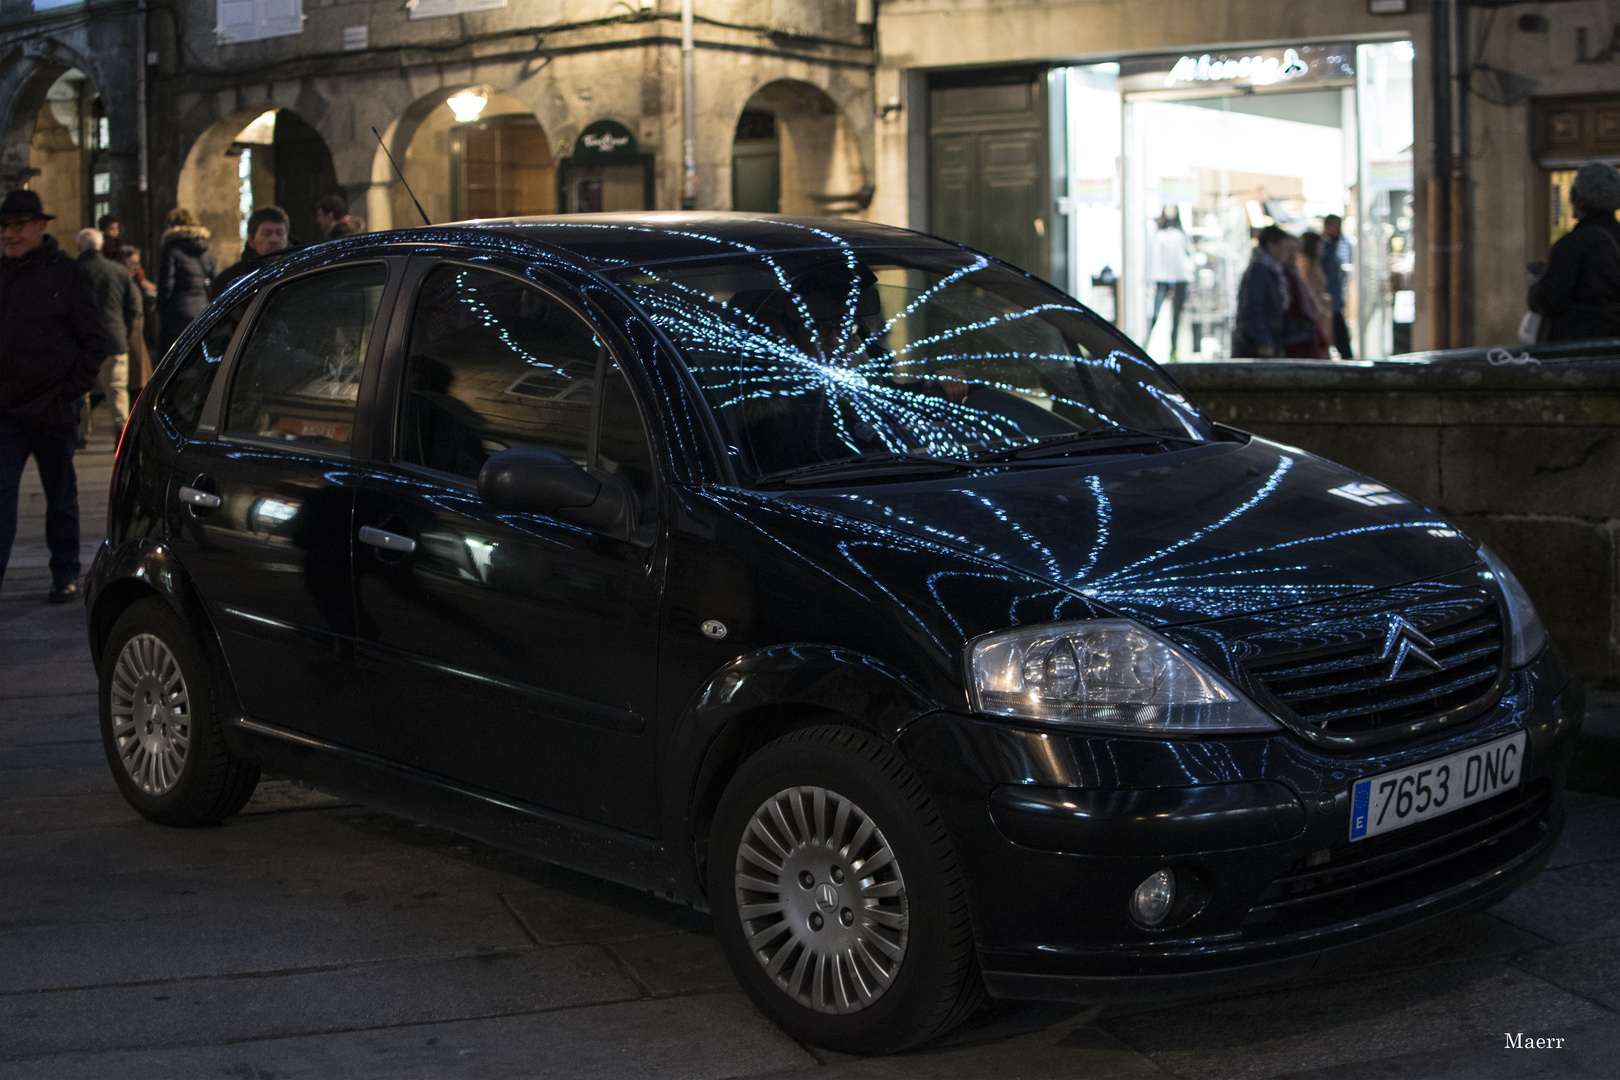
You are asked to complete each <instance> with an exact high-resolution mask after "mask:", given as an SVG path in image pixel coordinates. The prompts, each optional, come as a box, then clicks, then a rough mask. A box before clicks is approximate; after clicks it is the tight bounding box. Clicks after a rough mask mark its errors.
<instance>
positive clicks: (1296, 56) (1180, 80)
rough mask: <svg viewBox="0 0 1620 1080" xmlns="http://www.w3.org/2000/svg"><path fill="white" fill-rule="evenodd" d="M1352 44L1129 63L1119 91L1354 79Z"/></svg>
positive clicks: (1122, 71) (1124, 65) (1123, 65)
mask: <svg viewBox="0 0 1620 1080" xmlns="http://www.w3.org/2000/svg"><path fill="white" fill-rule="evenodd" d="M1355 60H1356V51H1355V46H1354V45H1299V46H1285V47H1283V48H1277V49H1254V50H1252V51H1249V52H1242V53H1224V52H1222V53H1198V54H1191V53H1189V54H1184V55H1181V56H1166V57H1157V58H1153V59H1147V60H1135V61H1126V62H1123V63H1121V64H1120V89H1121V90H1124V91H1125V92H1127V93H1131V92H1138V93H1140V92H1142V91H1146V90H1194V89H1200V88H1208V89H1216V88H1224V87H1233V88H1239V87H1266V86H1280V85H1283V84H1288V85H1297V84H1307V85H1320V84H1324V83H1343V82H1349V81H1352V80H1354V79H1355V75H1356V63H1355Z"/></svg>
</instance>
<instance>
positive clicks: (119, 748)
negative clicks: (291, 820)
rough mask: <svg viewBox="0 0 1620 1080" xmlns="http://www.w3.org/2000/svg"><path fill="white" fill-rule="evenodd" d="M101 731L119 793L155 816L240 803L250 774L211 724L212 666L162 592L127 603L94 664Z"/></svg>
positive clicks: (230, 808)
mask: <svg viewBox="0 0 1620 1080" xmlns="http://www.w3.org/2000/svg"><path fill="white" fill-rule="evenodd" d="M100 676H101V678H100V695H99V696H100V705H101V741H102V746H103V747H104V748H105V750H106V752H107V763H108V765H110V766H111V767H112V772H113V779H114V780H115V781H116V782H117V783H118V788H119V790H120V791H122V792H123V795H124V798H125V799H126V800H127V801H128V802H129V804H130V805H131V806H133V807H134V808H135V809H136V810H137V811H139V812H140V813H141V814H142V815H144V816H145V817H148V818H150V819H151V820H153V821H156V822H159V823H161V824H164V825H206V824H212V823H214V822H218V821H221V820H223V819H225V818H227V817H229V816H230V815H232V814H234V813H236V812H237V811H238V810H240V809H242V806H243V805H244V804H245V803H246V802H247V801H248V799H249V797H251V796H252V794H253V789H254V787H255V786H257V784H258V782H259V770H258V768H257V767H256V766H253V765H249V764H247V763H246V762H243V761H240V760H238V759H237V758H236V757H235V756H234V755H232V754H231V752H230V750H229V749H228V748H227V747H226V746H225V741H224V738H223V737H222V736H221V734H220V729H219V710H218V706H217V704H216V702H217V697H216V694H215V692H214V684H213V679H212V672H210V671H209V668H208V662H207V659H206V656H205V654H204V653H203V650H202V648H201V647H200V646H199V645H198V644H197V642H196V639H195V637H194V636H193V635H192V633H191V631H190V630H189V628H187V627H186V625H185V624H184V623H183V622H182V621H181V620H180V617H179V616H178V615H176V614H175V613H174V611H173V610H172V609H171V608H170V607H169V606H168V605H167V604H165V603H164V602H163V601H162V600H159V599H157V598H155V597H154V598H152V599H149V600H143V601H141V602H140V603H138V604H134V605H132V606H131V607H130V608H129V610H127V611H125V612H124V614H123V615H122V616H120V617H119V619H118V622H117V623H116V624H115V625H114V626H113V631H112V634H111V636H109V637H108V639H107V647H106V650H105V651H104V652H103V653H102V661H101V667H100Z"/></svg>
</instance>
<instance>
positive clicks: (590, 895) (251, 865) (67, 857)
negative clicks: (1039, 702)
mask: <svg viewBox="0 0 1620 1080" xmlns="http://www.w3.org/2000/svg"><path fill="white" fill-rule="evenodd" d="M111 456H112V446H111V443H110V440H108V439H106V438H104V437H103V438H98V439H97V440H96V441H95V443H94V444H93V446H92V448H91V449H90V450H89V451H87V452H85V453H84V454H82V455H81V458H80V463H81V470H80V488H81V494H82V498H83V501H84V504H85V510H86V514H85V523H84V524H85V528H84V536H85V541H86V542H85V552H86V562H87V563H88V558H89V553H90V552H91V551H92V550H93V547H94V541H95V540H96V539H97V538H99V536H100V535H101V530H102V528H103V520H102V514H103V512H104V508H103V505H102V504H103V493H104V491H105V489H106V484H107V477H108V472H109V469H110V464H111ZM42 511H43V507H42V505H41V502H40V500H39V496H38V489H37V480H36V478H35V477H34V476H33V475H32V473H30V475H29V476H28V477H27V478H25V493H24V501H23V515H24V516H23V522H22V528H21V531H20V534H19V537H18V546H17V549H16V552H15V554H14V555H13V561H12V566H11V568H10V570H9V571H8V572H7V574H6V577H5V581H4V588H3V591H0V1076H5V1077H16V1078H23V1077H50V1078H69V1077H80V1076H83V1077H109V1076H117V1077H121V1078H127V1080H136V1078H144V1077H153V1078H157V1077H165V1078H180V1077H205V1076H232V1077H255V1078H266V1080H268V1078H271V1077H274V1078H290V1077H332V1076H353V1077H361V1076H375V1077H389V1078H396V1077H407V1076H468V1077H474V1076H476V1077H480V1078H495V1077H518V1076H569V1077H590V1076H670V1077H675V1076H679V1077H741V1076H761V1077H764V1076H798V1075H803V1076H822V1075H825V1076H843V1075H848V1076H872V1077H879V1076H894V1077H899V1076H930V1077H978V1076H983V1077H997V1078H1012V1077H1044V1076H1065V1077H1085V1076H1133V1075H1169V1076H1183V1077H1206V1076H1208V1077H1214V1076H1222V1077H1225V1076H1232V1077H1237V1076H1243V1077H1248V1076H1255V1077H1260V1076H1282V1075H1286V1076H1294V1077H1299V1076H1324V1077H1325V1076H1344V1077H1355V1078H1356V1080H1369V1078H1372V1077H1381V1076H1426V1077H1436V1076H1440V1077H1491V1076H1504V1077H1505V1076H1564V1075H1613V1072H1614V1063H1615V1062H1616V1061H1620V1015H1617V1012H1620V800H1617V799H1613V798H1606V797H1602V796H1598V795H1593V794H1573V795H1571V796H1570V800H1569V806H1570V810H1571V813H1570V817H1569V825H1568V829H1567V831H1566V833H1565V837H1564V840H1563V842H1562V845H1561V847H1560V848H1559V850H1558V851H1557V852H1556V854H1555V856H1554V858H1553V862H1552V865H1551V866H1550V867H1549V869H1548V870H1546V871H1545V872H1544V873H1543V874H1542V875H1541V876H1540V877H1538V878H1537V879H1535V880H1534V881H1533V882H1531V884H1530V885H1528V886H1527V887H1526V888H1524V889H1523V890H1521V891H1520V892H1519V893H1517V894H1516V895H1514V896H1513V897H1511V898H1510V899H1509V900H1508V901H1507V902H1505V903H1503V904H1501V905H1499V906H1498V907H1496V908H1494V909H1492V910H1491V911H1488V912H1484V913H1481V914H1478V915H1475V916H1473V917H1471V918H1469V919H1466V920H1464V921H1462V922H1459V923H1456V924H1454V925H1452V926H1450V927H1449V928H1447V929H1445V930H1443V931H1441V932H1438V933H1435V934H1433V935H1430V936H1428V937H1423V938H1419V939H1416V940H1414V941H1411V942H1409V943H1407V944H1405V945H1404V946H1401V947H1399V948H1396V949H1393V950H1389V951H1386V952H1384V953H1380V954H1378V955H1376V956H1373V957H1370V958H1368V959H1366V960H1364V961H1363V962H1361V963H1360V964H1359V965H1357V966H1355V967H1352V968H1346V969H1341V970H1338V971H1335V972H1332V973H1327V974H1323V975H1321V976H1320V977H1319V978H1318V979H1317V980H1315V981H1311V982H1307V983H1304V984H1296V985H1292V986H1287V987H1282V988H1276V989H1270V990H1265V991H1261V992H1256V993H1251V994H1247V995H1243V996H1229V997H1224V998H1221V999H1218V1000H1203V1001H1196V1002H1188V1003H1179V1004H1172V1003H1167V1004H1165V1005H1163V1006H1159V1007H1154V1008H1142V1007H1133V1008H1132V1009H1131V1010H1128V1011H1117V1012H1115V1011H1103V1010H1098V1009H1094V1008H1077V1007H1074V1006H1056V1005H1011V1004H1001V1005H998V1006H996V1007H994V1008H993V1009H987V1010H986V1011H984V1012H983V1013H981V1014H980V1015H979V1016H978V1017H977V1018H976V1019H975V1020H974V1021H973V1022H971V1023H970V1024H968V1025H967V1026H966V1027H964V1028H962V1029H960V1030H958V1031H957V1032H955V1033H954V1034H953V1035H951V1036H950V1037H949V1038H948V1039H947V1040H945V1041H944V1042H943V1043H941V1044H938V1045H934V1046H930V1047H928V1048H925V1049H923V1050H919V1051H915V1052H912V1053H908V1054H902V1055H898V1056H895V1057H891V1058H886V1059H872V1060H862V1059H855V1058H847V1057H843V1056H839V1055H832V1054H828V1053H825V1052H823V1051H820V1050H817V1049H815V1048H813V1047H807V1046H803V1045H800V1044H798V1043H796V1042H794V1041H792V1040H790V1039H788V1038H787V1037H786V1036H784V1035H782V1034H781V1033H780V1032H779V1031H777V1030H776V1029H775V1028H774V1027H773V1026H772V1025H771V1024H769V1023H768V1022H767V1021H765V1020H764V1019H763V1018H762V1017H761V1016H760V1015H759V1014H758V1013H756V1012H755V1011H754V1009H753V1008H752V1007H751V1006H750V1005H749V1004H748V1002H747V1000H746V999H745V998H744V997H743V995H742V993H741V992H740V990H739V988H738V986H737V984H736V982H735V980H734V979H733V977H732V976H731V974H730V973H729V971H728V970H727V969H726V967H725V965H724V963H723V961H722V959H721V956H720V952H719V949H718V947H717V945H716V943H715V941H714V939H713V937H712V936H711V934H710V933H709V932H708V929H707V919H706V916H702V915H698V914H696V913H693V912H691V911H688V910H685V909H681V908H677V907H674V906H671V905H669V904H665V903H663V902H661V901H658V900H655V899H653V898H651V897H648V896H644V895H641V894H637V893H633V892H630V891H628V890H626V889H623V888H620V887H618V886H614V885H608V884H604V883H600V882H597V881H594V880H592V879H589V878H586V877H583V876H580V875H577V874H574V873H571V872H568V871H563V870H559V869H556V868H552V867H548V866H546V865H543V864H540V863H536V862H532V861H529V860H525V859H520V858H518V857H515V856H511V855H507V854H505V853H503V852H500V851H497V850H495V849H492V848H489V847H485V846H483V845H481V844H477V843H474V842H471V841H468V840H465V839H463V838H460V837H458V836H456V835H453V834H450V833H446V832H442V831H438V830H434V829H430V828H425V827H421V826H417V825H413V824H411V823H409V822H405V821H402V820H400V819H397V818H394V817H390V816H387V815H384V814H380V813H376V812H373V811H371V810H368V809H367V808H366V807H364V806H359V805H354V804H349V803H344V802H341V801H339V800H337V799H334V798H330V797H328V796H325V795H322V794H320V793H316V792H312V791H308V790H306V789H302V788H298V787H294V786H292V785H291V784H288V783H286V782H284V781H275V780H270V779H267V780H266V781H264V782H263V783H261V785H260V787H259V789H258V794H257V795H256V796H255V798H254V799H253V801H252V802H251V803H250V804H249V806H248V807H247V809H246V811H245V812H244V813H243V814H241V815H240V816H238V817H236V818H233V819H231V820H230V821H228V822H227V823H226V824H225V825H223V826H221V827H216V828H204V829H195V830H175V829H166V828H161V827H159V826H156V825H152V824H149V823H147V822H146V821H144V820H143V819H141V818H139V817H138V816H136V815H135V814H134V813H133V812H132V811H131V810H130V809H129V808H128V807H127V806H126V805H125V803H124V801H123V799H122V798H121V797H120V796H119V794H118V792H117V790H116V789H115V787H114V785H113V782H112V780H111V778H110V775H109V773H108V769H107V762H106V760H105V759H104V757H103V754H102V749H101V744H100V741H99V739H98V736H97V722H96V705H95V692H94V691H95V676H94V673H93V671H92V668H91V665H90V659H89V656H88V654H87V646H86V643H85V634H84V613H83V609H82V608H81V607H79V606H77V605H70V606H64V607H50V606H48V605H46V603H45V602H44V595H45V592H46V589H47V586H48V584H49V582H48V574H47V572H46V569H45V559H46V555H45V549H44V544H43V537H42V518H41V515H42ZM1504 1032H1523V1033H1525V1034H1526V1035H1528V1036H1535V1037H1550V1038H1561V1039H1563V1045H1562V1048H1561V1049H1546V1050H1506V1049H1504V1046H1503V1043H1504Z"/></svg>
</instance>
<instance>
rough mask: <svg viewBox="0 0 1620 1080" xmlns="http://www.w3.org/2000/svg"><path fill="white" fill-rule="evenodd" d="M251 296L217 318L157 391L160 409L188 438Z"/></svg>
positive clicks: (250, 301) (195, 430) (198, 418)
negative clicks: (158, 392) (159, 390)
mask: <svg viewBox="0 0 1620 1080" xmlns="http://www.w3.org/2000/svg"><path fill="white" fill-rule="evenodd" d="M252 300H253V298H252V297H249V298H248V299H246V300H243V301H242V302H241V303H240V304H237V305H236V306H235V307H233V308H231V309H230V310H229V311H227V312H226V313H225V314H224V315H221V316H220V317H219V318H218V319H215V320H214V325H213V326H210V327H209V328H208V330H207V331H206V332H204V334H203V337H202V340H201V341H199V342H198V343H197V344H196V345H194V346H192V348H191V351H190V352H188V353H186V355H185V356H184V357H182V358H181V360H180V363H179V365H178V366H177V367H176V368H175V371H174V374H173V375H171V376H169V379H168V381H167V382H165V383H164V384H163V392H162V393H161V394H159V395H158V399H157V403H156V407H157V411H158V413H159V414H160V415H162V416H163V417H164V418H165V419H166V420H168V422H169V423H170V424H171V425H172V426H173V427H174V429H175V430H176V431H178V432H179V433H180V434H181V435H184V436H186V437H187V438H189V437H191V436H192V435H195V434H196V433H197V424H198V423H199V422H200V421H201V420H202V410H203V404H204V403H205V402H206V401H207V400H208V391H209V390H210V389H212V388H213V385H214V376H215V375H217V374H219V362H220V361H221V360H223V359H224V358H225V350H226V349H227V348H229V347H230V344H231V338H232V337H234V336H235V335H236V327H237V326H238V324H240V323H241V321H242V316H244V315H246V314H247V309H248V305H249V304H250V303H252Z"/></svg>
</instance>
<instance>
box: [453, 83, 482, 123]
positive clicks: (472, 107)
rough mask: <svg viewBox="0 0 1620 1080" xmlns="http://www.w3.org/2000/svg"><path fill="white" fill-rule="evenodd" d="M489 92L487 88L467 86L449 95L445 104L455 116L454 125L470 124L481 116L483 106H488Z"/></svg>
mask: <svg viewBox="0 0 1620 1080" xmlns="http://www.w3.org/2000/svg"><path fill="white" fill-rule="evenodd" d="M490 92H491V91H490V88H489V87H487V86H469V87H468V88H467V89H465V90H458V91H457V92H456V93H454V94H451V95H450V96H449V98H447V99H446V100H445V104H446V105H448V106H450V111H451V112H453V113H455V114H456V123H458V124H470V123H472V122H473V121H474V120H477V119H478V117H479V116H481V115H482V114H483V112H484V106H485V105H488V104H489V95H490Z"/></svg>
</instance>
